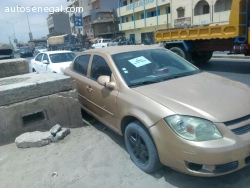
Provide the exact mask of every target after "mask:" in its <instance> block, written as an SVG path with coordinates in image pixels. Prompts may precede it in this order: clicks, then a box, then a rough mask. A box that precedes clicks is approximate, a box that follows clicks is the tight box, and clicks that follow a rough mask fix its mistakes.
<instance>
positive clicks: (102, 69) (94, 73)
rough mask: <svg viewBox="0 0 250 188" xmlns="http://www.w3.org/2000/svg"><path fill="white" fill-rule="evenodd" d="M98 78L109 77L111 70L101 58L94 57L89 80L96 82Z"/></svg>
mask: <svg viewBox="0 0 250 188" xmlns="http://www.w3.org/2000/svg"><path fill="white" fill-rule="evenodd" d="M99 76H110V77H111V70H110V68H109V66H108V64H107V62H106V60H105V59H104V58H103V57H101V56H98V55H95V56H94V58H93V61H92V65H91V73H90V78H91V79H93V80H97V79H98V78H99Z"/></svg>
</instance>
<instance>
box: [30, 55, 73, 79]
mask: <svg viewBox="0 0 250 188" xmlns="http://www.w3.org/2000/svg"><path fill="white" fill-rule="evenodd" d="M75 56H76V54H75V53H74V52H71V51H47V52H42V53H40V54H38V55H37V56H36V57H35V58H34V59H32V60H31V65H30V66H31V70H32V72H41V71H48V72H54V73H58V74H63V73H64V69H65V68H66V67H68V66H69V65H70V63H72V60H73V59H74V58H75Z"/></svg>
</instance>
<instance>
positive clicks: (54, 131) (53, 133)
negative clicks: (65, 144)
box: [49, 124, 62, 136]
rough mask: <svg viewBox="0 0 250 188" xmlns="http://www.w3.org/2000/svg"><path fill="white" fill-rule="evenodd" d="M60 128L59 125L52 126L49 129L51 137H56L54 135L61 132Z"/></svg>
mask: <svg viewBox="0 0 250 188" xmlns="http://www.w3.org/2000/svg"><path fill="white" fill-rule="evenodd" d="M61 129H62V127H61V125H59V124H56V125H55V126H53V127H52V128H51V129H50V131H49V132H50V133H51V134H52V135H53V136H56V133H58V132H59V131H61Z"/></svg>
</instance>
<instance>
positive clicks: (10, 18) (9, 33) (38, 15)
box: [0, 0, 67, 43]
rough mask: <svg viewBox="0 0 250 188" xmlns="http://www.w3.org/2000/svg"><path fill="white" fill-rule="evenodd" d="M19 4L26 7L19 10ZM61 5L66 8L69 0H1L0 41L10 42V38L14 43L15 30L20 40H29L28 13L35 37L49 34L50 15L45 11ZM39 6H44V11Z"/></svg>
mask: <svg viewBox="0 0 250 188" xmlns="http://www.w3.org/2000/svg"><path fill="white" fill-rule="evenodd" d="M17 6H20V7H24V8H23V9H22V10H21V9H20V8H19V10H17ZM32 6H33V11H32V8H30V12H28V11H27V9H29V8H28V7H32ZM61 6H62V7H64V8H66V6H67V0H36V1H34V0H0V15H1V16H0V43H9V38H10V39H11V42H12V43H13V39H14V31H15V36H16V38H17V40H18V41H20V42H22V41H23V42H28V40H29V26H28V21H27V16H26V13H27V15H28V18H29V23H30V30H31V32H32V34H33V38H34V39H37V38H41V37H43V36H47V34H48V26H47V19H46V18H47V17H48V12H45V11H46V10H53V9H52V8H54V9H58V8H61ZM38 7H42V8H40V10H41V9H42V12H38ZM46 7H48V8H46ZM11 8H12V12H11ZM49 8H50V9H49ZM8 11H9V12H8ZM18 11H19V12H18ZM21 11H23V12H21ZM7 22H9V23H7ZM13 26H14V31H13Z"/></svg>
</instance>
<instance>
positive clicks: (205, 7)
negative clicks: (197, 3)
mask: <svg viewBox="0 0 250 188" xmlns="http://www.w3.org/2000/svg"><path fill="white" fill-rule="evenodd" d="M208 13H209V5H204V6H203V14H208Z"/></svg>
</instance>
